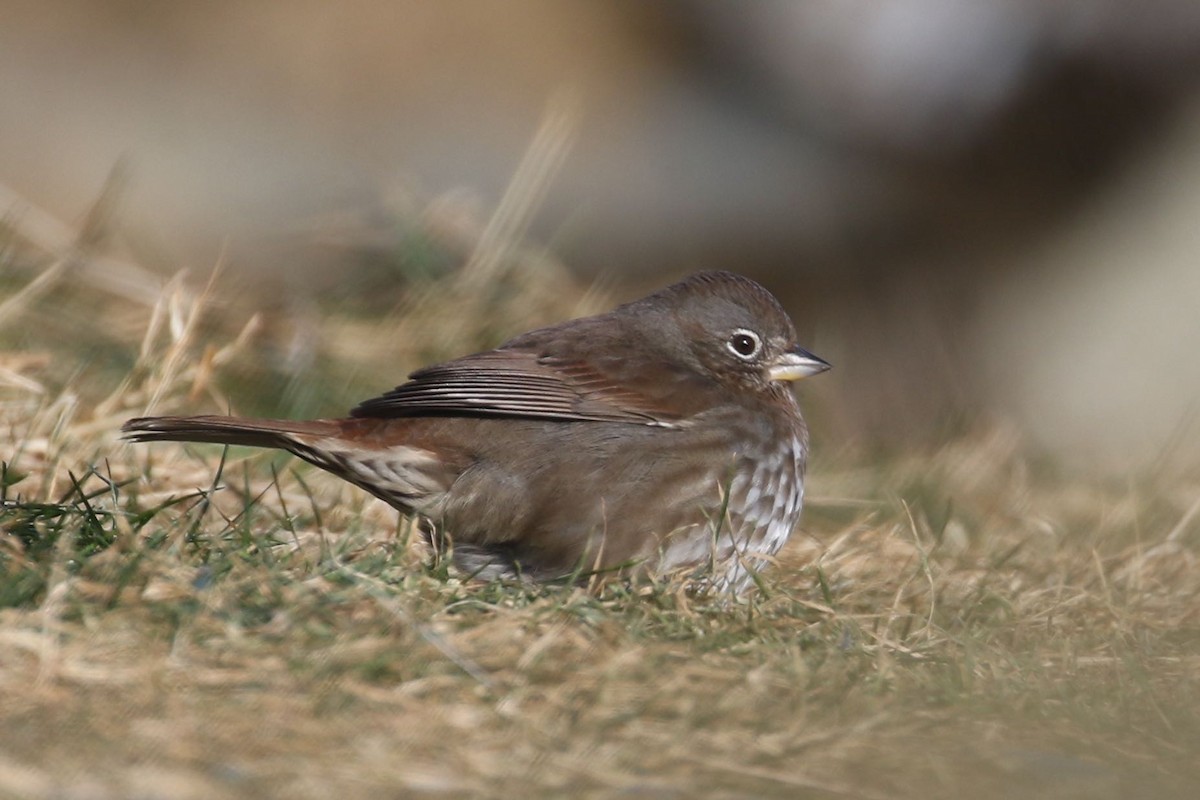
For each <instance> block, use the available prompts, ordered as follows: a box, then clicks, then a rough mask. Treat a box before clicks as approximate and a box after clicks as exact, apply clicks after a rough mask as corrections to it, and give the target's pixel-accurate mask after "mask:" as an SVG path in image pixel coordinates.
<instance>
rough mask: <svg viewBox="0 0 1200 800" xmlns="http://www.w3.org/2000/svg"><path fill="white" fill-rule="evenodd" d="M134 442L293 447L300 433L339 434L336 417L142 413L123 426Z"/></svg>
mask: <svg viewBox="0 0 1200 800" xmlns="http://www.w3.org/2000/svg"><path fill="white" fill-rule="evenodd" d="M121 432H122V434H123V436H124V438H125V439H128V440H130V441H133V442H212V443H214V444H240V445H245V446H247V447H274V448H277V449H280V450H290V449H292V447H293V445H294V443H295V442H296V438H295V437H297V436H302V437H309V436H317V437H324V436H336V435H337V433H338V428H337V424H336V423H335V422H333V421H332V420H321V419H317V420H287V419H243V418H241V417H219V416H203V417H138V418H136V419H131V420H129V421H128V422H126V423H125V424H124V425H122V426H121Z"/></svg>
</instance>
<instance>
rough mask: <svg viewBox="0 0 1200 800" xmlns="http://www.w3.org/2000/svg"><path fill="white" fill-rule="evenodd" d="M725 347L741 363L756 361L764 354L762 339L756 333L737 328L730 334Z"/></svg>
mask: <svg viewBox="0 0 1200 800" xmlns="http://www.w3.org/2000/svg"><path fill="white" fill-rule="evenodd" d="M725 347H727V348H728V349H729V352H731V353H733V354H734V355H735V356H736V357H737V358H738V359H739V360H740V361H754V360H755V359H757V358H758V356H759V355H760V354H761V353H762V338H761V337H760V336H759V335H758V334H757V333H755V332H754V331H750V330H746V329H745V328H737V329H736V330H734V332H733V333H731V334H729V339H728V340H727V341H726V342H725Z"/></svg>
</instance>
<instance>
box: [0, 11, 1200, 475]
mask: <svg viewBox="0 0 1200 800" xmlns="http://www.w3.org/2000/svg"><path fill="white" fill-rule="evenodd" d="M2 17H3V24H0V114H2V118H0V184H3V185H4V186H5V187H7V189H8V190H10V191H9V203H8V205H10V206H11V207H9V208H4V209H0V213H4V214H6V215H8V216H9V218H10V219H13V218H20V217H21V216H22V214H25V213H26V210H25V208H24V207H23V206H22V204H21V203H20V202H15V201H12V197H13V196H16V197H19V198H22V199H23V200H24V201H27V202H28V203H29V204H33V205H34V206H36V207H39V208H43V209H45V210H47V211H49V212H50V214H52V215H54V216H57V217H59V218H61V219H63V220H65V221H68V222H76V223H77V222H78V221H79V220H80V218H81V217H82V215H83V214H84V213H85V211H86V210H87V209H88V207H89V205H90V204H91V203H92V202H93V200H94V199H95V197H96V194H97V192H98V191H99V187H100V186H101V185H103V184H104V182H105V179H106V176H107V175H108V174H109V172H110V170H111V169H112V168H113V165H114V164H115V163H117V162H118V161H119V160H121V159H126V163H128V165H129V174H130V176H131V177H130V182H129V188H128V190H127V191H126V196H125V197H124V198H123V201H122V208H121V212H120V215H121V218H120V229H121V240H122V241H121V243H120V246H121V247H122V248H123V249H124V251H125V252H126V253H132V254H133V256H134V257H135V258H136V260H137V261H138V262H139V263H143V264H151V265H154V266H155V267H157V268H159V269H161V271H162V272H163V273H164V274H170V273H171V272H172V271H174V270H175V269H178V268H180V267H182V266H190V267H193V268H195V269H197V270H198V271H199V272H201V273H203V272H204V271H206V270H207V269H209V268H210V267H211V266H212V264H214V263H216V262H217V260H218V259H219V258H224V260H225V261H226V262H227V263H228V267H229V268H230V269H231V270H232V271H235V272H237V273H241V274H244V275H250V276H254V280H255V281H257V282H258V283H259V284H260V285H262V286H266V287H275V288H276V289H277V288H278V287H280V286H285V287H287V290H288V292H291V293H295V294H298V295H303V294H304V293H306V292H313V291H317V290H324V289H325V288H327V287H328V285H329V283H330V282H331V281H333V280H344V281H351V282H352V283H353V282H357V281H360V280H361V281H362V285H363V286H364V287H369V288H365V289H364V291H369V292H374V291H379V285H380V282H379V280H378V277H377V276H376V278H375V279H372V278H371V274H372V272H375V273H378V272H379V271H380V270H384V271H386V270H388V269H390V268H392V267H394V266H395V263H396V259H398V258H401V256H399V255H397V252H396V251H397V249H398V248H400V247H402V246H403V237H402V236H400V235H399V234H398V231H399V230H401V228H402V223H401V222H400V221H401V220H403V219H405V218H406V216H411V215H412V214H414V213H419V212H420V211H421V210H422V209H427V208H429V207H431V206H432V207H435V208H437V207H440V208H450V209H452V211H453V213H451V214H450V216H451V217H453V216H454V214H457V213H459V212H460V211H462V210H463V209H466V211H462V213H468V212H469V211H470V210H471V209H476V210H477V213H478V215H479V217H480V218H481V219H482V220H485V221H486V219H487V217H488V215H489V214H490V213H491V211H492V210H493V209H494V208H495V206H496V204H497V202H498V201H499V199H500V197H501V196H502V194H503V192H504V190H505V187H506V186H507V185H508V184H509V182H510V180H511V179H512V176H513V173H514V171H515V170H516V168H517V165H518V163H519V162H520V160H521V157H522V154H523V152H524V151H525V149H526V147H527V146H528V144H529V142H530V140H531V138H532V137H533V135H534V131H535V130H536V129H537V127H538V122H539V120H540V119H541V118H542V115H543V112H544V109H545V108H546V106H547V102H548V101H549V99H550V98H552V97H554V96H556V95H559V94H561V93H563V92H566V93H568V94H569V95H570V96H571V97H573V98H575V100H576V101H577V105H578V107H579V109H580V113H581V117H580V123H579V132H578V135H577V136H576V137H575V138H574V140H573V142H572V146H571V149H570V152H569V155H568V157H567V160H566V162H565V164H564V166H563V167H562V169H561V171H560V172H559V173H558V174H557V175H556V176H555V178H554V180H553V183H552V185H551V186H550V189H549V192H548V195H547V196H546V198H545V200H544V201H543V202H541V203H540V204H539V205H538V211H537V213H536V216H535V217H534V218H533V220H532V223H531V229H530V231H529V234H528V235H529V236H530V237H531V238H532V239H534V240H537V241H541V242H543V243H545V244H546V245H547V246H548V247H549V248H551V249H552V251H553V252H554V253H555V254H556V255H557V256H558V257H560V258H561V259H562V260H563V261H565V262H566V263H567V264H568V265H570V267H571V268H572V269H573V270H575V271H576V272H577V273H578V274H579V275H580V276H581V277H583V278H584V279H585V280H587V279H591V277H593V276H605V277H606V278H607V279H609V280H612V281H614V282H615V285H616V286H618V287H622V288H618V289H617V290H616V291H617V293H618V294H622V295H625V294H630V293H633V292H635V291H637V290H640V289H642V288H645V286H647V285H650V284H657V283H661V282H663V281H665V280H666V279H668V278H672V277H675V276H677V275H679V274H681V273H684V272H688V271H693V270H696V269H707V268H726V269H734V270H737V271H741V272H744V273H747V274H750V275H753V276H755V277H758V278H760V279H762V280H763V281H764V282H766V283H768V285H770V286H771V288H773V289H775V290H776V291H777V292H778V293H779V294H780V295H781V296H783V297H785V299H786V301H787V304H788V305H789V307H790V308H791V309H792V310H793V312H794V314H795V316H796V318H797V320H798V323H799V326H800V328H801V330H802V331H803V332H804V339H805V342H806V343H807V344H809V345H811V347H812V349H813V350H814V351H816V352H817V353H819V354H821V355H823V356H825V357H826V358H828V359H829V360H830V361H832V362H834V363H835V365H836V366H837V369H836V370H835V372H833V373H831V374H830V375H828V376H824V377H822V378H821V380H820V381H814V382H813V384H812V385H811V386H809V387H807V388H806V389H805V391H806V392H807V393H810V394H812V395H813V396H814V399H815V400H816V401H817V403H816V405H817V406H818V409H820V410H818V411H817V412H816V414H817V416H818V417H819V419H818V421H817V424H816V425H815V426H814V427H816V436H817V440H818V442H819V443H820V444H821V446H825V447H834V446H836V442H837V440H838V439H839V438H840V437H851V436H857V437H860V440H863V441H883V442H887V443H890V444H891V445H893V446H909V443H912V442H918V441H930V440H936V436H937V435H938V434H942V433H945V432H946V431H947V430H953V429H955V428H956V427H958V426H961V425H964V424H970V423H971V422H973V421H975V420H978V419H980V418H994V419H998V420H1001V421H1005V422H1006V423H1007V424H1011V425H1012V428H1013V429H1014V430H1017V431H1020V432H1022V433H1023V434H1025V435H1027V436H1028V438H1029V440H1030V441H1031V442H1032V443H1034V444H1035V445H1038V446H1044V447H1047V448H1049V449H1051V450H1052V451H1053V452H1056V453H1059V454H1062V455H1064V456H1066V457H1067V458H1068V459H1070V460H1073V461H1075V462H1076V463H1085V464H1093V465H1102V466H1105V467H1107V468H1109V469H1120V468H1123V467H1126V466H1130V465H1137V466H1144V465H1147V464H1153V463H1156V462H1159V461H1161V460H1162V459H1163V458H1164V457H1170V458H1172V459H1174V458H1178V457H1184V458H1187V459H1191V458H1193V457H1194V456H1196V455H1197V454H1198V453H1200V424H1197V421H1196V420H1197V417H1198V416H1200V413H1198V412H1200V358H1198V357H1197V355H1196V354H1197V352H1198V351H1200V313H1198V309H1200V263H1198V255H1197V254H1198V253H1200V224H1198V223H1200V211H1198V209H1200V92H1198V90H1200V83H1198V82H1197V78H1198V77H1200V70H1198V69H1197V68H1198V67H1200V4H1197V3H1195V2H1194V0H1152V1H1151V2H1145V3H1138V4H1133V3H1112V2H1101V1H1100V0H1060V1H1059V2H1055V3H1045V2H1041V1H1040V0H972V1H971V2H967V1H966V0H962V1H956V0H910V2H906V3H896V4H885V3H876V2H872V1H871V0H822V1H820V2H788V1H787V0H777V1H775V2H743V3H736V4H734V3H721V2H716V0H712V1H711V2H704V1H703V0H695V1H693V2H685V1H684V0H678V1H677V2H660V3H653V4H651V3H634V2H599V0H596V1H594V2H593V1H587V2H584V1H583V0H577V1H575V2H561V1H560V2H551V0H543V1H542V2H536V1H533V0H521V1H520V2H512V1H511V0H509V1H506V2H499V1H495V2H459V1H455V0H443V2H438V3H417V2H408V3H397V2H383V1H382V0H354V1H352V2H343V3H338V4H332V3H323V2H287V3H284V2H276V3H254V4H247V3H240V2H212V3H205V4H188V3H170V2H132V1H130V2H114V1H113V0H103V1H101V0H91V1H85V0H73V1H72V0H39V1H38V2H21V1H20V0H7V1H6V2H4V3H3V10H2ZM17 229H18V230H20V229H21V226H19V225H18V226H17ZM385 285H386V283H385ZM396 291H397V292H398V293H399V292H400V291H402V286H401V285H400V281H397V286H396ZM515 332H516V331H510V332H509V333H515ZM396 377H397V378H398V377H399V376H396Z"/></svg>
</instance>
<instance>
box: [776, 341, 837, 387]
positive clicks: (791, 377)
mask: <svg viewBox="0 0 1200 800" xmlns="http://www.w3.org/2000/svg"><path fill="white" fill-rule="evenodd" d="M830 366H832V365H831V364H830V363H829V362H828V361H826V360H824V359H822V358H817V357H816V356H814V355H813V354H812V353H810V352H808V351H807V350H804V349H803V348H800V347H793V348H792V349H791V350H789V351H788V352H786V353H782V354H780V355H779V356H778V357H777V358H774V359H772V360H771V361H770V362H769V363H768V364H767V375H768V376H769V377H770V378H771V380H773V381H798V380H800V379H801V378H807V377H808V376H810V375H818V374H820V373H822V372H824V371H825V370H827V369H829V368H830Z"/></svg>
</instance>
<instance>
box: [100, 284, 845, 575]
mask: <svg viewBox="0 0 1200 800" xmlns="http://www.w3.org/2000/svg"><path fill="white" fill-rule="evenodd" d="M828 366H829V365H828V364H826V363H825V362H824V361H822V360H821V359H819V358H817V357H815V356H813V355H811V354H810V353H807V352H805V351H804V350H802V349H800V348H799V347H797V345H796V342H795V330H794V328H793V326H792V323H791V320H790V319H788V316H787V314H786V313H785V312H784V311H783V309H782V308H781V307H780V305H779V303H778V301H776V300H775V298H774V297H773V296H772V295H771V294H770V293H769V292H767V291H766V290H765V289H763V288H762V287H761V286H759V285H758V284H757V283H755V282H753V281H751V280H749V279H747V278H743V277H741V276H738V275H733V274H731V273H724V272H714V273H701V274H698V275H694V276H692V277H690V278H688V279H686V280H684V281H682V282H680V283H677V284H675V285H673V286H669V287H667V288H666V289H663V290H661V291H659V292H656V293H655V294H652V295H650V296H648V297H646V298H643V299H641V300H638V301H635V302H632V303H628V304H626V305H623V306H620V307H618V308H616V309H614V310H613V311H610V312H608V313H607V314H601V315H598V316H595V317H588V318H584V319H577V320H572V321H569V322H564V323H560V324H558V325H553V326H551V327H548V328H542V329H539V330H535V331H531V332H529V333H526V334H523V335H521V336H518V337H517V338H515V339H512V340H511V341H509V342H507V343H506V344H504V345H501V346H500V347H499V348H497V349H495V350H490V351H488V352H484V353H478V354H475V355H469V356H465V357H463V358H460V359H456V360H454V361H449V362H446V363H444V364H438V365H435V366H431V367H427V368H425V369H422V370H419V371H417V372H414V373H413V374H412V375H411V376H409V381H408V382H407V383H404V384H401V385H400V386H398V387H396V388H395V389H393V390H391V391H389V392H387V393H385V394H383V395H381V396H380V397H377V398H374V399H372V400H368V401H366V402H364V403H362V404H361V405H359V406H358V407H357V408H355V409H354V410H353V411H351V413H350V416H349V417H347V418H344V419H325V420H311V421H287V420H254V419H239V418H234V417H219V416H202V417H145V418H140V419H132V420H130V421H129V422H127V423H126V424H125V426H124V429H123V430H124V431H125V435H126V437H127V438H130V439H133V440H135V441H163V440H174V441H192V442H214V443H219V444H237V445H248V446H252V447H269V448H277V449H281V450H287V451H289V452H291V453H294V454H295V455H297V456H299V457H300V458H302V459H304V460H305V461H308V462H310V463H312V464H315V465H317V466H318V467H321V468H322V469H325V470H328V471H329V472H332V473H334V474H335V475H338V476H339V477H342V478H345V479H346V480H348V481H350V482H351V483H354V484H355V485H357V486H360V487H362V488H363V489H365V490H366V491H368V492H370V493H371V494H373V495H375V496H376V497H378V498H380V499H382V500H383V501H385V502H387V503H389V504H390V505H392V506H394V507H395V508H397V509H399V510H400V511H401V512H402V513H405V514H415V515H417V516H418V517H419V518H420V519H421V520H422V522H423V523H424V528H425V529H426V531H427V532H429V533H430V534H431V535H436V536H437V537H438V538H439V539H441V538H442V537H445V538H446V539H448V540H449V541H450V542H451V543H452V546H453V555H454V560H455V563H456V564H457V565H458V566H459V567H460V568H461V569H463V570H464V571H466V572H468V573H471V574H476V575H479V576H481V577H485V578H491V577H498V576H522V577H525V578H529V579H533V580H551V579H556V578H561V577H566V576H570V575H578V574H581V573H582V574H585V573H587V572H589V571H590V570H592V569H594V568H599V569H605V570H608V569H613V568H621V569H625V570H627V571H631V572H640V571H654V572H657V573H665V572H670V571H673V570H677V569H680V568H690V567H698V568H700V570H701V571H702V572H703V573H704V577H703V578H702V579H701V580H702V582H703V583H705V584H707V585H711V586H715V587H718V588H721V589H730V590H733V591H740V590H741V589H743V588H745V586H746V585H747V584H748V582H749V575H750V571H751V570H756V569H758V568H759V567H760V566H762V564H763V563H765V558H764V557H765V556H770V555H772V554H774V553H775V552H776V551H777V550H778V549H779V547H780V546H782V544H783V542H784V541H786V539H787V537H788V536H789V535H790V533H791V531H792V529H793V528H794V527H795V524H796V522H797V520H798V518H799V514H800V506H801V501H802V498H803V489H804V483H803V481H804V469H805V461H806V458H807V451H808V431H807V429H806V428H805V425H804V421H803V419H802V418H801V416H800V411H799V408H798V406H797V404H796V401H795V398H794V397H793V395H792V393H791V391H790V389H789V388H788V387H787V386H786V382H788V381H792V380H795V379H797V378H800V377H804V376H806V375H811V374H815V373H817V372H821V371H824V370H825V369H827V368H828Z"/></svg>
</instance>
